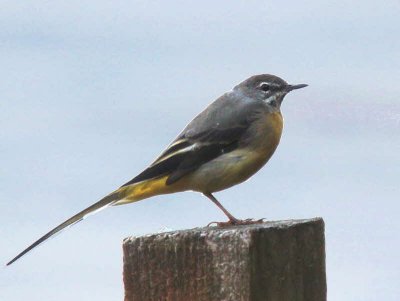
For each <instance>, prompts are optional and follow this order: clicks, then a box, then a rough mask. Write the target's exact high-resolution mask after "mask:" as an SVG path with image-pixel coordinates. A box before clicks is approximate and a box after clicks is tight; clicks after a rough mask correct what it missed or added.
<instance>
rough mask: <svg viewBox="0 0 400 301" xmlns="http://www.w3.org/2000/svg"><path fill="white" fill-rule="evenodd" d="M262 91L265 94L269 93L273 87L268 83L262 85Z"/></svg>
mask: <svg viewBox="0 0 400 301" xmlns="http://www.w3.org/2000/svg"><path fill="white" fill-rule="evenodd" d="M260 89H261V90H263V91H264V92H268V91H269V90H270V89H271V87H270V85H268V84H267V83H262V84H261V85H260Z"/></svg>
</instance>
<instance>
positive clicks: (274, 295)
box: [123, 218, 326, 301]
mask: <svg viewBox="0 0 400 301" xmlns="http://www.w3.org/2000/svg"><path fill="white" fill-rule="evenodd" d="M123 250H124V274H123V275H124V285H125V301H144V300H145V301H151V300H157V301H158V300H163V301H164V300H165V301H197V300H204V301H216V300H217V301H218V300H232V301H239V300H243V301H250V300H251V301H258V300H263V301H264V300H265V301H270V300H271V301H286V300H287V301H325V300H326V276H325V243H324V222H323V220H322V219H321V218H315V219H309V220H290V221H278V222H266V223H262V224H256V225H248V226H247V225H246V226H234V227H228V228H216V227H206V228H196V229H191V230H183V231H174V232H167V233H160V234H154V235H148V236H142V237H130V238H126V239H125V240H124V243H123Z"/></svg>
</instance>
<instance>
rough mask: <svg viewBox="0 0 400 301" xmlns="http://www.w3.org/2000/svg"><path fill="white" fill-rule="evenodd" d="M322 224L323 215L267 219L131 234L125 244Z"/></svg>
mask: <svg viewBox="0 0 400 301" xmlns="http://www.w3.org/2000/svg"><path fill="white" fill-rule="evenodd" d="M320 223H321V224H322V225H324V220H323V219H322V218H321V217H314V218H309V219H291V220H280V221H267V222H263V223H259V224H252V225H239V226H229V227H216V226H214V227H213V226H210V227H198V228H192V229H185V230H173V231H167V232H159V233H151V234H146V235H139V236H134V235H133V236H129V237H126V238H125V239H124V241H123V243H124V244H126V243H129V242H132V241H134V240H137V239H146V238H166V237H173V236H182V235H184V236H186V235H188V234H191V235H193V234H195V235H200V236H202V235H218V236H221V235H230V234H233V233H235V234H244V233H249V232H253V231H259V230H268V229H287V228H291V227H297V226H300V225H305V224H320Z"/></svg>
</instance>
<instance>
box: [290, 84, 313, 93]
mask: <svg viewBox="0 0 400 301" xmlns="http://www.w3.org/2000/svg"><path fill="white" fill-rule="evenodd" d="M307 86H308V85H306V84H299V85H287V88H286V89H287V91H288V92H290V91H293V90H296V89H301V88H305V87H307Z"/></svg>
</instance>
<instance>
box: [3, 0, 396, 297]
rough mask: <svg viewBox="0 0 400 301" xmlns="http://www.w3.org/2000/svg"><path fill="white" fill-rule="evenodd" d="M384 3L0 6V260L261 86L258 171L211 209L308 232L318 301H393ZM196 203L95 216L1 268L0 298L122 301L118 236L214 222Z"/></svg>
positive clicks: (391, 48)
mask: <svg viewBox="0 0 400 301" xmlns="http://www.w3.org/2000/svg"><path fill="white" fill-rule="evenodd" d="M399 14H400V2H399V1H390V0H388V1H379V2H377V1H329V2H327V1H316V0H310V1H218V2H217V1H198V2H197V3H193V2H191V3H189V2H188V1H120V2H118V3H117V2H115V1H99V0H97V1H85V2H83V1H62V2H60V1H56V2H49V1H23V2H22V1H18V2H17V1H2V4H1V10H0V64H1V68H0V82H1V85H0V141H1V144H0V155H1V156H0V157H1V164H0V176H1V178H0V180H1V181H0V200H1V201H0V217H1V220H2V227H0V237H1V240H0V241H1V242H0V260H2V262H3V263H5V262H7V261H8V260H9V259H11V258H12V257H14V255H16V254H17V253H18V252H20V251H21V250H22V249H23V248H25V247H26V246H27V245H28V244H30V243H31V242H33V241H34V240H36V239H37V238H38V237H39V236H41V235H42V234H44V233H45V232H47V231H48V230H49V229H51V228H53V227H54V226H56V225H57V224H59V223H60V222H62V221H64V220H65V219H66V218H68V217H70V216H71V215H73V214H75V213H76V212H78V211H80V210H82V209H83V208H85V207H87V206H88V205H90V204H91V203H93V202H95V201H97V200H98V199H100V198H101V197H102V196H104V195H105V194H107V193H109V192H110V191H112V190H113V189H115V188H117V187H118V186H120V185H121V184H123V183H125V182H126V181H127V180H130V179H131V178H133V177H134V176H135V175H136V174H137V173H139V172H140V171H141V170H142V169H143V168H145V167H146V165H147V164H148V163H150V162H151V161H152V160H153V159H154V158H155V157H156V156H157V155H158V154H159V153H160V152H161V151H162V150H163V148H164V147H165V146H166V145H167V144H168V143H169V142H170V141H171V140H172V139H173V138H174V137H175V136H176V135H177V134H178V133H179V132H180V131H181V129H182V128H183V127H184V126H185V125H186V124H187V123H188V122H189V121H190V120H191V119H192V118H193V117H194V116H195V115H196V114H197V113H198V112H199V111H200V110H202V109H203V108H204V107H205V106H206V105H208V104H209V103H210V102H211V101H213V100H214V99H215V98H217V97H218V96H220V95H221V94H223V93H224V92H226V91H228V90H229V89H231V88H232V87H233V86H234V85H236V84H237V83H238V82H240V81H242V80H243V79H245V78H247V77H249V76H251V75H254V74H259V73H272V74H276V75H278V76H280V77H282V78H284V79H285V80H287V81H288V82H290V83H293V84H296V83H307V84H309V87H308V88H306V89H302V90H299V91H296V92H293V93H292V94H290V95H288V96H287V97H286V99H285V101H284V104H283V106H282V111H283V115H284V118H285V129H284V133H283V137H282V140H281V144H280V145H279V147H278V149H277V151H276V153H275V155H274V156H273V158H272V159H271V160H270V162H269V163H268V164H267V166H266V167H264V168H263V169H262V170H261V171H260V172H259V173H257V174H256V175H255V176H254V177H253V178H252V179H251V180H249V181H248V182H246V183H244V184H241V185H238V186H236V187H234V188H231V189H229V190H227V191H224V192H221V193H218V194H216V196H217V197H218V198H219V200H220V201H221V202H222V203H223V204H224V205H225V206H226V207H227V208H228V209H229V210H230V211H231V212H232V213H233V214H234V215H236V216H238V217H241V218H248V217H254V218H261V217H266V218H267V219H270V220H280V219H301V218H309V217H310V218H311V217H315V216H322V217H323V218H324V220H325V223H326V252H327V258H326V259H327V278H328V297H329V300H340V301H353V300H363V301H369V300H371V301H372V300H385V301H392V300H393V301H395V300H398V296H399V295H400V286H399V282H398V279H399V278H400V261H399V256H398V250H399V248H400V239H399V237H400V236H399V233H400V221H399V218H398V216H399V211H400V202H399V198H400V186H399V178H400V164H399V154H400V136H399V131H400V103H399V101H398V97H399V95H400V85H399V82H400V72H399V70H400V56H399V53H400V38H399V36H400V18H399ZM224 219H225V217H224V216H223V214H222V212H220V211H219V209H218V208H216V207H215V206H214V205H213V204H212V203H211V202H210V201H209V200H207V199H206V198H204V197H202V196H201V195H200V194H195V193H189V192H187V193H181V194H177V195H167V196H160V197H155V198H152V199H149V200H145V201H142V202H139V203H135V204H131V205H127V206H121V207H118V208H110V209H107V210H106V211H103V212H101V213H99V214H97V215H96V216H93V217H91V218H89V219H87V220H85V221H84V222H82V223H80V224H78V225H76V226H75V227H73V228H71V229H69V230H68V231H65V232H63V233H62V234H61V235H59V236H57V237H56V238H54V239H52V240H51V241H49V242H48V243H46V244H44V245H42V246H40V247H39V248H38V249H37V250H35V251H34V252H32V253H30V254H28V255H27V256H25V257H23V258H22V259H21V260H20V261H18V262H17V263H16V264H15V265H12V266H11V267H8V268H3V269H1V270H0V300H13V301H14V300H16V301H19V300H21V301H22V300H28V299H29V300H32V301H36V300H37V301H39V300H40V301H43V300H60V301H64V300H93V299H94V298H96V300H99V301H101V300H108V301H109V300H122V299H123V285H122V277H121V272H122V249H121V243H122V240H123V238H125V237H127V236H130V235H141V234H147V233H154V232H157V231H162V230H166V229H169V230H175V229H176V230H177V229H187V228H193V227H200V226H204V225H206V224H207V223H208V222H210V221H213V220H224Z"/></svg>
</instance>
